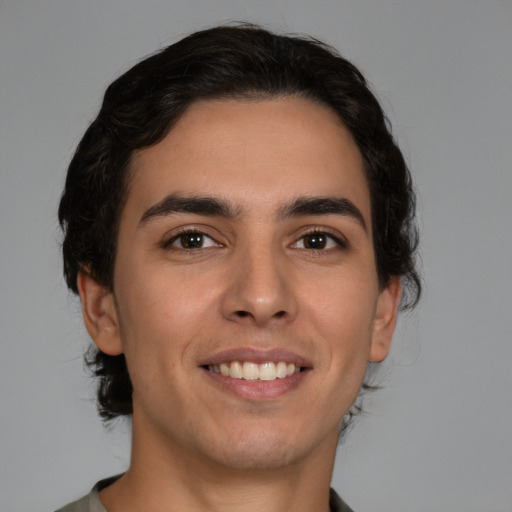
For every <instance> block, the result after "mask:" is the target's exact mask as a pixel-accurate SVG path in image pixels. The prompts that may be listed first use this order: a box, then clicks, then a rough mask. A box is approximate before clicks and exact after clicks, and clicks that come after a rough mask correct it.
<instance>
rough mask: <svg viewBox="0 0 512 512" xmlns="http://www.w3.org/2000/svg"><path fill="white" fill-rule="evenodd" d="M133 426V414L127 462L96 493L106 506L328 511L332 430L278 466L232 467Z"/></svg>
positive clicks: (164, 511) (164, 510)
mask: <svg viewBox="0 0 512 512" xmlns="http://www.w3.org/2000/svg"><path fill="white" fill-rule="evenodd" d="M137 426H138V425H137V419H136V418H135V416H134V429H133V446H132V461H131V464H130V468H129V469H128V471H127V472H126V474H125V475H124V476H123V477H122V478H121V479H119V480H118V481H117V482H116V483H114V484H112V485H111V486H110V487H107V488H106V489H104V490H103V491H101V493H100V499H101V501H102V503H103V504H104V506H105V508H106V509H107V510H108V512H117V511H121V510H122V511H124V512H131V511H136V510H138V511H140V510H152V511H154V512H172V511H182V510H187V511H194V512H203V511H204V512H206V511H208V512H224V511H230V512H238V511H240V512H242V511H243V512H253V511H261V510H265V512H282V511H283V510H294V511H297V512H301V511H304V512H306V511H308V512H309V511H311V510H316V511H319V512H321V511H323V512H328V511H329V486H330V481H331V476H332V468H333V465H334V454H335V450H336V444H337V436H336V435H333V436H332V439H329V440H327V442H325V443H323V444H322V445H320V446H317V447H315V449H314V450H312V451H311V452H310V453H308V454H306V455H305V456H303V457H302V458H300V459H298V460H293V461H290V462H289V463H286V464H284V465H282V466H276V467H252V468H251V467H243V468H240V467H238V468H233V467H229V466H226V465H225V464H221V463H219V462H217V461H215V460H211V459H207V458H205V457H204V456H199V455H197V454H195V453H191V452H190V451H187V450H185V449H183V448H182V447H181V446H180V445H179V443H169V442H168V441H167V442H165V441H163V440H162V439H161V438H159V436H158V435H151V436H147V435H139V430H138V428H137Z"/></svg>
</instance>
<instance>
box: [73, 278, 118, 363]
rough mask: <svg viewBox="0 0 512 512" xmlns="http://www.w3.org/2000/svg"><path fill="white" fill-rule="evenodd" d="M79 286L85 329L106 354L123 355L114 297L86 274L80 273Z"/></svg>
mask: <svg viewBox="0 0 512 512" xmlns="http://www.w3.org/2000/svg"><path fill="white" fill-rule="evenodd" d="M77 284H78V292H79V294H80V300H81V301H82V314H83V317H84V323H85V328H86V329H87V332H88V333H89V336H90V337H91V338H92V339H93V341H94V343H95V344H96V346H97V347H98V348H99V349H100V350H101V351H102V352H104V353H105V354H108V355H111V356H117V355H119V354H122V352H123V347H122V344H121V337H120V335H119V323H118V318H117V311H116V307H115V302H114V295H113V294H112V292H110V291H108V290H107V289H106V288H105V287H104V286H102V285H101V284H99V283H98V281H96V279H94V277H92V276H91V275H90V274H88V273H85V272H79V273H78V278H77Z"/></svg>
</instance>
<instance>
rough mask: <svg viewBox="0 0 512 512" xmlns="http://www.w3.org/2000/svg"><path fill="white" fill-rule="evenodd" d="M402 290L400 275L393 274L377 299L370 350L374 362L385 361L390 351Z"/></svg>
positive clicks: (371, 359)
mask: <svg viewBox="0 0 512 512" xmlns="http://www.w3.org/2000/svg"><path fill="white" fill-rule="evenodd" d="M401 292H402V288H401V286H400V277H399V276H392V277H391V278H390V279H389V283H388V285H387V286H386V288H384V289H383V290H382V291H381V292H380V295H379V298H378V299H377V307H376V312H375V320H374V323H373V333H372V345H371V350H370V361H372V362H376V363H377V362H381V361H383V360H384V359H386V357H387V355H388V353H389V349H390V348H391V339H392V338H393V332H394V330H395V326H396V319H397V314H398V306H399V304H400V297H401Z"/></svg>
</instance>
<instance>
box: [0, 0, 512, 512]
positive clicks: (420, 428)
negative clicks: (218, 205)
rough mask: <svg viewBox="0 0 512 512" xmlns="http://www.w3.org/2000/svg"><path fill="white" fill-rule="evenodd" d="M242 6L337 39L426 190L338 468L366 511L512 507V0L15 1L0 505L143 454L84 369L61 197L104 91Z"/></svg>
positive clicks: (7, 108)
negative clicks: (406, 293) (399, 314)
mask: <svg viewBox="0 0 512 512" xmlns="http://www.w3.org/2000/svg"><path fill="white" fill-rule="evenodd" d="M226 20H249V21H253V22H259V23H263V24H264V25H266V26H267V27H269V28H272V29H276V30H286V31H293V32H305V33H309V34H312V35H314V36H317V37H319V38H322V39H325V40H327V41H328V42H330V43H332V44H334V45H335V46H336V47H337V48H339V49H340V51H342V53H343V54H344V55H346V56H347V57H349V58H350V59H351V60H353V61H354V62H355V63H356V64H357V65H358V66H359V67H360V68H361V69H362V70H363V72H365V73H366V74H367V75H368V77H369V79H370V81H371V82H372V83H373V84H374V88H375V90H376V92H377V94H378V95H379V97H380V98H381V100H382V102H383V106H384V108H385V110H386V111H387V113H388V115H389V117H390V119H391V121H392V123H393V125H394V130H395V133H396V135H397V137H398V139H399V141H400V144H401V146H402V148H403V150H404V152H405V154H406V155H407V158H408V160H409V162H410V165H411V168H412V170H413V173H414V175H415V178H416V182H417V185H418V188H419V190H420V200H419V207H420V224H421V226H422V229H423V239H422V252H423V267H424V275H425V281H426V293H425V298H424V300H423V302H422V304H421V307H420V308H419V309H418V311H417V313H415V314H414V315H413V316H411V317H409V318H405V319H402V322H401V325H400V328H399V330H398V332H397V335H396V336H395V345H394V350H393V353H392V356H391V357H390V359H389V361H388V362H387V363H386V366H385V367H384V369H383V370H384V371H383V373H382V380H383V382H384V384H385V389H384V390H383V391H381V392H379V393H378V394H377V395H374V397H373V398H372V399H371V401H369V402H368V403H367V408H368V410H369V413H368V414H367V415H366V416H365V417H363V418H362V419H361V421H360V422H359V424H358V425H357V428H355V429H354V430H353V431H352V433H351V434H350V437H349V438H348V439H347V440H346V441H345V443H344V445H343V446H342V448H341V449H340V452H339V454H338V460H337V465H336V470H335V474H334V479H333V484H334V486H335V487H336V488H337V489H338V490H339V491H340V492H341V494H342V495H343V496H344V497H345V499H346V500H347V501H348V502H349V503H350V504H351V505H352V506H353V507H354V508H355V510H357V511H367V512H371V511H374V512H377V511H378V512H386V511H388V512H400V511H420V510H421V511H466V512H470V511H486V512H490V511H498V510H500V511H511V510H512V485H511V483H512V407H511V398H512V372H511V370H510V367H511V361H512V339H511V338H512V336H511V330H512V329H511V316H512V272H511V269H510V262H511V261H512V237H511V235H510V224H511V221H512V201H511V193H512V177H511V176H512V173H511V170H510V167H511V162H512V138H511V135H512V121H511V120H512V100H511V92H512V87H511V84H512V60H511V54H512V52H511V50H512V44H511V43H512V30H511V26H512V2H511V1H508V0H502V1H498V0H485V1H470V0H459V1H456V0H452V1H428V2H427V1H423V2H420V1H398V0H395V1H382V0H373V1H343V0H337V1H335V0H330V1H329V0H316V1H307V0H302V1H292V0H274V1H270V0H258V1H250V0H246V1H238V2H237V1H234V0H209V1H207V0H189V1H187V2H184V1H183V2H179V1H171V0H168V1H164V0H160V1H158V0H146V1H144V2H143V1H135V0H123V1H120V0H118V1H109V2H106V1H105V2H99V1H81V0H67V1H66V0H61V1H58V0H46V1H35V0H34V1H27V0H4V1H1V2H0V81H1V92H0V94H1V96H0V100H1V101H0V130H1V132H0V146H1V148H0V155H1V167H0V172H1V189H0V217H1V248H0V258H1V259H0V278H1V303H0V335H1V338H0V343H1V358H0V379H1V382H0V393H1V409H0V411H1V413H0V414H1V417H0V435H1V437H0V440H1V444H0V464H1V467H0V510H1V511H2V512H31V511H34V512H35V511H43V510H52V509H54V508H56V507H57V506H59V505H62V504H64V503H65V502H67V501H69V500H71V499H74V498H77V497H78V496H79V495H80V494H82V493H85V492H86V491H88V490H89V488H90V486H92V484H93V483H94V482H95V481H96V480H98V479H99V478H101V477H105V476H108V475H111V474H114V473H116V472H119V471H122V470H123V469H124V468H125V467H126V465H127V463H128V451H129V441H128V435H127V428H126V425H123V424H120V425H118V426H117V427H115V428H114V429H111V430H110V431H109V430H105V429H104V428H103V427H102V425H101V423H100V421H99V420H98V419H97V417H96V414H95V406H94V403H93V401H92V399H91V397H92V388H93V387H92V384H91V382H90V380H89V379H88V378H87V377H86V376H84V372H83V364H82V352H83V350H84V347H86V346H87V343H88V340H87V336H86V335H85V333H84V330H83V328H82V326H81V319H80V315H79V309H78V304H77V301H76V300H75V299H74V298H73V297H71V296H70V295H69V294H68V293H67V291H66V289H65V287H64V284H63V281H62V279H61V268H60V255H59V248H58V243H59V231H58V228H57V222H56V207H57V202H58V199H59V194H60V190H61V187H62V183H63V179H64V175H65V169H66V165H67V163H68V162H69V159H70V157H71V154H72V151H73V149H74V147H75V145H76V144H77V142H78V140H79V138H80V137H81V135H82V133H83V131H84V130H85V128H86V127H87V125H88V123H89V122H90V121H91V120H92V118H93V116H94V115H95V113H96V112H97V109H98V107H99V103H100V100H101V96H102V93H103V91H104V89H105V87H106V85H107V84H108V83H110V81H111V80H112V79H114V78H115V77H116V76H117V75H119V73H121V72H122V71H124V70H126V69H127V68H128V67H129V66H131V65H132V64H134V63H135V62H136V61H137V59H139V58H141V57H143V56H144V55H145V54H147V53H149V52H151V51H153V50H155V49H157V48H159V47H161V46H162V45H164V44H168V43H171V42H173V41H175V40H177V39H178V38H180V37H182V36H183V35H185V34H187V33H188V32H190V31H193V30H196V29H199V28H204V27H206V26H211V25H213V24H215V23H218V22H222V21H226Z"/></svg>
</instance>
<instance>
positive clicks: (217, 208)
mask: <svg viewBox="0 0 512 512" xmlns="http://www.w3.org/2000/svg"><path fill="white" fill-rule="evenodd" d="M175 213H192V214H195V215H208V216H213V217H224V218H228V219H233V218H235V217H237V216H239V215H240V209H239V208H235V207H234V206H233V205H232V204H231V203H229V202H228V201H226V200H224V199H220V198H216V197H210V196H183V195H180V194H176V193H173V194H169V195H168V196H166V197H164V199H162V200H161V201H159V202H158V203H156V204H155V205H153V206H151V207H150V208H148V209H147V210H146V211H145V212H144V213H143V214H142V217H141V219H140V221H139V224H146V223H147V222H149V221H150V220H153V219H156V218H159V217H166V216H168V215H172V214H175ZM306 215H315V216H319V215H343V216H347V217H351V218H353V219H354V220H356V221H357V222H358V223H359V224H360V225H361V227H362V228H363V229H364V230H365V231H366V230H367V228H366V222H365V220H364V217H363V214H362V213H361V211H360V210H359V208H357V206H356V205H355V204H354V203H352V201H350V200H349V199H347V198H345V197H299V198H297V199H295V200H294V201H293V202H292V203H290V204H288V205H284V206H283V207H282V208H281V209H280V210H279V217H280V218H281V219H288V218H291V217H300V216H306Z"/></svg>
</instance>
